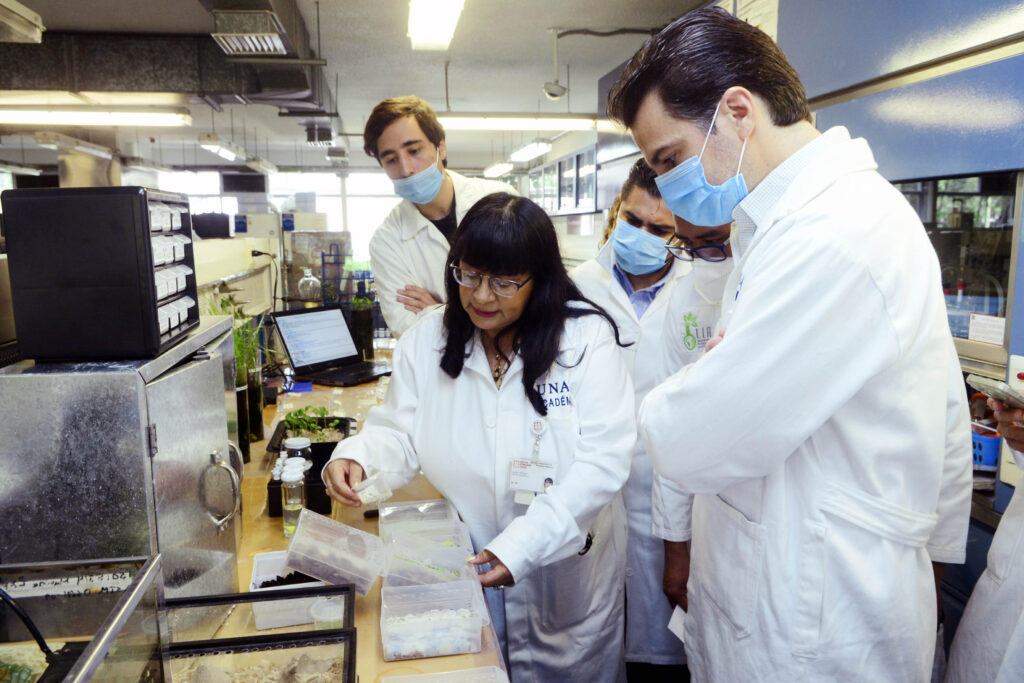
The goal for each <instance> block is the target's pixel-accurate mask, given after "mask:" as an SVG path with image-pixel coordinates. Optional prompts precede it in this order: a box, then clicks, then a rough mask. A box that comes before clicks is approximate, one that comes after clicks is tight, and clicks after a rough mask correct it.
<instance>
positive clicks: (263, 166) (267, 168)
mask: <svg viewBox="0 0 1024 683" xmlns="http://www.w3.org/2000/svg"><path fill="white" fill-rule="evenodd" d="M245 165H246V166H248V167H249V168H251V169H252V170H254V171H257V172H259V173H263V174H270V173H277V166H275V165H274V164H272V163H270V162H269V161H267V160H266V159H264V158H263V157H249V158H248V159H246V160H245Z"/></svg>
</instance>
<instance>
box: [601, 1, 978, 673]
mask: <svg viewBox="0 0 1024 683" xmlns="http://www.w3.org/2000/svg"><path fill="white" fill-rule="evenodd" d="M608 112H609V115H610V116H612V117H613V118H615V119H617V120H619V121H621V122H623V123H624V124H625V125H626V127H628V128H629V129H630V131H631V133H632V135H633V138H634V139H635V140H636V142H637V144H638V146H639V147H640V149H641V151H642V152H643V154H644V156H645V157H646V159H647V161H648V163H650V165H651V167H652V168H653V169H654V171H655V172H656V173H658V174H659V176H658V186H659V189H660V190H661V193H662V196H663V197H664V199H665V203H666V204H667V205H668V207H669V208H670V209H671V210H672V212H673V213H675V214H676V215H678V216H679V217H681V218H683V219H685V220H686V221H688V222H690V223H692V224H695V225H697V226H713V225H719V224H722V223H724V222H726V221H728V220H729V219H734V220H735V225H736V232H735V235H736V237H735V238H733V239H732V240H730V245H731V246H732V249H733V253H734V256H735V258H736V264H735V266H734V268H733V270H732V273H731V274H730V276H729V278H728V281H727V283H726V286H725V289H724V305H723V311H722V320H721V327H723V328H724V329H725V330H726V332H725V334H724V335H723V336H722V337H721V340H720V341H719V342H718V343H717V345H715V346H714V348H713V349H712V350H710V351H708V352H706V353H705V354H704V355H703V356H702V357H701V358H700V359H699V360H698V361H697V362H695V363H693V364H691V365H689V366H687V367H686V368H685V369H684V370H682V371H680V372H678V373H676V374H674V375H673V376H672V377H670V378H669V379H668V380H666V381H665V382H663V383H662V384H661V385H659V386H658V387H656V388H655V389H653V390H652V391H651V392H650V393H648V395H647V397H646V399H645V400H644V403H643V405H642V406H641V408H640V411H639V421H638V422H639V428H640V432H641V435H642V439H643V441H644V445H645V447H646V450H647V452H648V454H649V455H650V458H651V460H652V462H653V465H654V468H655V470H656V472H657V473H658V474H659V475H660V476H662V477H665V478H666V479H668V480H669V481H671V482H673V483H675V484H676V485H677V486H678V487H679V488H680V489H681V490H683V491H686V492H689V493H692V494H695V498H694V502H693V522H692V534H693V536H692V556H693V560H692V563H691V567H690V574H689V582H688V584H687V589H686V594H687V599H688V602H689V615H688V617H687V618H686V620H685V622H684V626H683V630H684V636H685V643H686V653H687V660H688V666H689V668H690V671H691V672H692V674H693V677H694V680H698V681H703V680H712V681H752V680H769V679H770V680H779V681H847V680H871V681H876V680H878V681H883V680H884V681H917V682H919V683H920V682H923V681H928V680H929V678H930V674H931V668H932V661H933V650H934V646H935V632H936V621H937V620H936V591H935V579H934V576H933V567H932V563H933V562H940V563H941V562H963V560H964V556H965V546H966V539H967V529H968V521H969V513H970V497H971V440H970V429H969V420H968V415H967V410H966V395H965V391H964V384H963V377H962V374H961V371H960V365H959V361H958V358H957V355H956V350H955V348H954V346H953V343H952V338H951V335H950V331H949V324H948V321H947V317H946V309H945V302H944V298H943V293H942V287H941V281H940V277H939V268H938V261H937V259H936V257H935V253H934V250H933V248H932V246H931V244H930V243H929V241H928V238H927V236H926V234H925V231H924V230H923V228H922V225H921V223H920V221H919V220H918V218H917V215H916V213H915V212H914V211H913V209H911V207H910V206H909V205H908V204H907V202H906V200H905V199H904V198H903V197H902V195H901V194H900V193H899V192H898V191H897V190H896V189H895V188H893V187H892V186H891V185H889V183H887V182H886V181H885V180H884V179H883V178H882V177H881V176H880V175H879V174H878V172H877V171H876V164H875V161H874V159H873V157H872V154H871V151H870V149H869V147H868V145H867V143H866V142H865V141H864V140H860V139H852V138H851V137H850V135H849V133H848V132H847V131H846V129H845V128H842V127H837V128H833V129H830V130H828V131H826V132H824V133H819V132H818V131H817V130H815V128H814V126H813V125H812V124H811V122H810V111H809V107H808V104H807V98H806V94H805V92H804V88H803V85H802V84H801V83H800V80H799V77H798V76H797V74H796V71H795V70H794V69H793V67H792V66H791V65H790V64H789V62H788V60H787V59H786V56H785V55H784V54H783V53H782V51H781V50H780V49H779V47H778V45H776V44H775V43H774V42H773V41H772V39H771V38H770V37H768V36H767V35H765V34H764V33H763V32H762V31H760V30H759V29H757V28H756V27H753V26H751V25H749V24H747V23H746V22H743V21H741V20H739V19H737V18H735V17H732V16H730V15H729V14H728V13H727V12H724V11H722V10H721V9H705V10H697V11H693V12H690V13H688V14H686V15H684V16H683V17H682V18H680V19H678V20H677V21H675V22H673V23H672V24H670V25H669V26H668V27H666V28H665V29H664V30H663V31H662V32H661V33H659V34H658V35H656V36H654V37H652V38H651V39H650V40H649V41H648V43H647V44H646V45H645V46H644V47H643V48H641V49H640V51H639V52H638V53H637V54H636V55H634V56H633V58H632V59H631V60H630V61H629V62H628V63H627V65H626V67H625V69H624V70H623V73H622V76H621V77H620V80H619V82H618V83H617V84H616V85H615V86H614V87H613V88H612V92H611V94H610V95H609V103H608ZM713 341H714V340H713Z"/></svg>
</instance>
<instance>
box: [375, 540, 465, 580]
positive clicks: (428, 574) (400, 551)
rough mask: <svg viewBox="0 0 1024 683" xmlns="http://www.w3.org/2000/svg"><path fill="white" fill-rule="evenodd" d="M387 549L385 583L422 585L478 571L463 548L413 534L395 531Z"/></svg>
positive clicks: (463, 577)
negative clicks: (468, 560) (441, 543)
mask: <svg viewBox="0 0 1024 683" xmlns="http://www.w3.org/2000/svg"><path fill="white" fill-rule="evenodd" d="M385 552H386V553H387V574H386V575H385V578H384V585H385V586H419V585H423V584H428V583H444V582H449V581H458V580H461V579H473V578H475V576H476V570H475V569H474V568H473V566H472V565H470V564H468V563H467V562H466V556H467V553H466V550H465V549H464V548H459V547H447V546H444V545H439V544H437V543H434V542H432V541H429V540H426V539H423V538H420V537H418V536H414V535H411V534H406V533H402V532H399V533H396V534H395V535H394V537H393V538H392V540H391V543H389V544H388V545H387V546H386V547H385Z"/></svg>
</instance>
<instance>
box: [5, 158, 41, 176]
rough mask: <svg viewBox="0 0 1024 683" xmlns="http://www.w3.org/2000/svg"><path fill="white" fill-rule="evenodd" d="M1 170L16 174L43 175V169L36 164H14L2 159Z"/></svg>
mask: <svg viewBox="0 0 1024 683" xmlns="http://www.w3.org/2000/svg"><path fill="white" fill-rule="evenodd" d="M0 172H7V173H13V174H15V175H36V176H37V175H42V173H43V169H41V168H36V167H35V166H22V165H21V164H12V163H11V162H9V161H0Z"/></svg>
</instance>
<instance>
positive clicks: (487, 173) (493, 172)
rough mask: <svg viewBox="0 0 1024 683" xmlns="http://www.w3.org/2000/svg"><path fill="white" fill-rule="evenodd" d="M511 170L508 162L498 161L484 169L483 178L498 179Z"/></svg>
mask: <svg viewBox="0 0 1024 683" xmlns="http://www.w3.org/2000/svg"><path fill="white" fill-rule="evenodd" d="M511 170H512V164H511V162H508V161H499V162H498V163H496V164H491V165H490V166H488V167H487V168H485V169H484V178H500V177H501V176H503V175H505V174H506V173H508V172H509V171H511Z"/></svg>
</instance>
